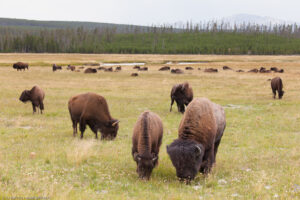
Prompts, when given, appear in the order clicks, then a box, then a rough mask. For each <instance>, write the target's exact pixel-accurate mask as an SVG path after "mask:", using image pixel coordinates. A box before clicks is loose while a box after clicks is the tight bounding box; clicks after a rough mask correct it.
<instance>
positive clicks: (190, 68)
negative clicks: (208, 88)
mask: <svg viewBox="0 0 300 200" xmlns="http://www.w3.org/2000/svg"><path fill="white" fill-rule="evenodd" d="M185 70H194V68H192V67H186V68H185Z"/></svg>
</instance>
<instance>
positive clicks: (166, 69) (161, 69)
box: [158, 66, 171, 71]
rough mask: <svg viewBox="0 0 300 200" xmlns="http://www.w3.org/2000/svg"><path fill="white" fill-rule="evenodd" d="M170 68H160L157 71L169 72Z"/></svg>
mask: <svg viewBox="0 0 300 200" xmlns="http://www.w3.org/2000/svg"><path fill="white" fill-rule="evenodd" d="M170 69H171V68H170V67H169V66H164V67H161V68H160V69H159V70H158V71H169V70H170Z"/></svg>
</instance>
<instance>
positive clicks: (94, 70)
mask: <svg viewBox="0 0 300 200" xmlns="http://www.w3.org/2000/svg"><path fill="white" fill-rule="evenodd" d="M84 73H85V74H90V73H97V69H93V68H86V69H85V70H84Z"/></svg>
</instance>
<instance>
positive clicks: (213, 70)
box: [204, 68, 218, 72]
mask: <svg viewBox="0 0 300 200" xmlns="http://www.w3.org/2000/svg"><path fill="white" fill-rule="evenodd" d="M204 72H218V69H214V68H207V69H205V70H204Z"/></svg>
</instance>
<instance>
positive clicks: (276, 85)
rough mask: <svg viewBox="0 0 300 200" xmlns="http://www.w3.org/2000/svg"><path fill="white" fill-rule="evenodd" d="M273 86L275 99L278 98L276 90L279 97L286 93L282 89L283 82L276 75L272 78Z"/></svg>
mask: <svg viewBox="0 0 300 200" xmlns="http://www.w3.org/2000/svg"><path fill="white" fill-rule="evenodd" d="M271 88H272V91H273V94H274V96H273V98H274V99H275V98H276V91H277V93H278V98H279V99H281V98H282V96H283V94H284V91H283V90H282V88H283V84H282V80H281V78H280V77H275V78H273V79H272V80H271Z"/></svg>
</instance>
